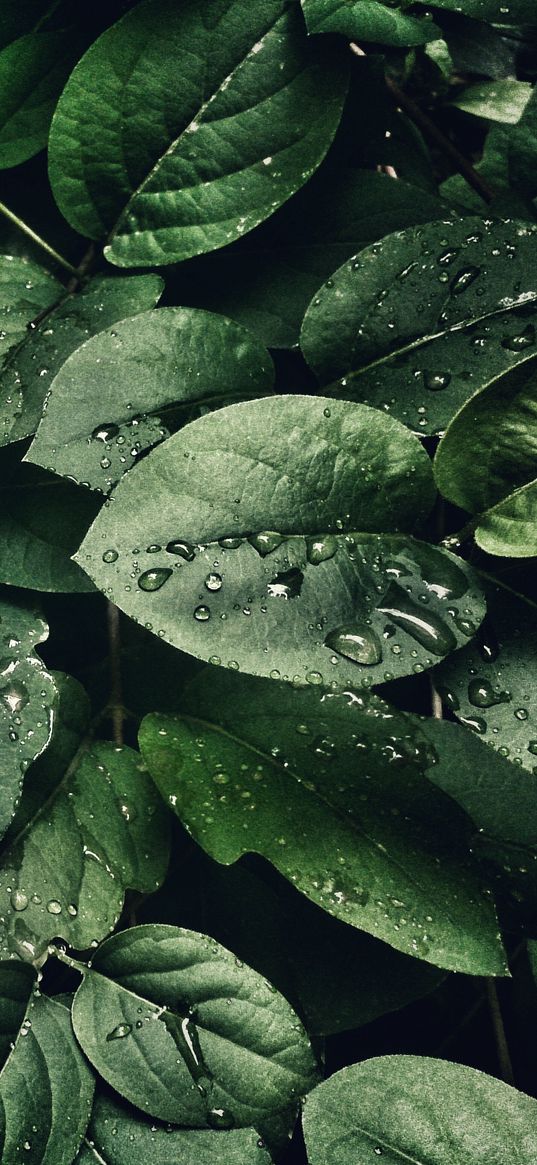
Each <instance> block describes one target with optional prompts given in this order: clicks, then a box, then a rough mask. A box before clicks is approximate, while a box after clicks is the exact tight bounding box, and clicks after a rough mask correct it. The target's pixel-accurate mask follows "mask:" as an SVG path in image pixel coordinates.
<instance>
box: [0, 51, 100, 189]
mask: <svg viewBox="0 0 537 1165" xmlns="http://www.w3.org/2000/svg"><path fill="white" fill-rule="evenodd" d="M80 47H81V38H80V36H79V35H77V33H76V31H74V30H73V29H68V30H65V29H63V30H62V31H60V32H45V31H43V30H40V31H35V32H30V33H28V34H27V35H26V36H21V37H19V38H18V39H17V40H15V41H13V43H12V44H10V45H7V46H6V48H4V49H2V51H1V52H0V109H1V111H2V112H1V115H0V169H4V168H5V167H7V166H18V165H20V163H21V162H25V161H26V159H27V158H31V157H33V155H34V154H37V153H38V151H39V150H42V149H43V147H44V146H46V144H47V137H48V129H49V125H50V121H51V118H52V114H53V112H54V106H55V104H56V101H57V99H58V97H59V95H60V93H61V90H62V88H63V86H64V84H65V82H66V80H67V78H68V76H69V73H70V72H71V69H72V68H73V65H74V63H75V61H76V59H77V57H78V55H79V49H80Z"/></svg>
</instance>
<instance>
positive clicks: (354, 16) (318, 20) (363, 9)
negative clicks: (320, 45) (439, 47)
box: [302, 0, 440, 48]
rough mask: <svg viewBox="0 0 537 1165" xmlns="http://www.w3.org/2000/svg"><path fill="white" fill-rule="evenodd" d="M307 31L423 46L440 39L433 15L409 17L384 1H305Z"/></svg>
mask: <svg viewBox="0 0 537 1165" xmlns="http://www.w3.org/2000/svg"><path fill="white" fill-rule="evenodd" d="M302 8H303V11H304V16H305V18H306V24H307V27H308V32H310V33H319V32H339V33H342V35H343V36H345V37H347V39H348V40H358V41H374V42H378V43H379V44H386V45H394V46H396V47H398V48H401V47H404V46H405V45H421V44H424V43H426V41H429V40H435V39H436V38H437V37H438V36H440V29H439V28H437V27H436V25H434V24H433V22H432V20H431V17H430V14H427V15H424V16H422V15H421V14H420V13H419V12H418V13H417V15H413V16H410V15H409V14H407V13H406V12H401V11H399V9H397V10H395V9H394V8H393V7H392V6H391V5H390V4H389V2H388V3H385V0H368V3H367V4H364V3H363V2H362V0H354V3H353V2H351V3H349V2H348V0H343V2H342V0H302Z"/></svg>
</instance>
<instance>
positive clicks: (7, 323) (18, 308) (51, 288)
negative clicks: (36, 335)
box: [0, 255, 64, 440]
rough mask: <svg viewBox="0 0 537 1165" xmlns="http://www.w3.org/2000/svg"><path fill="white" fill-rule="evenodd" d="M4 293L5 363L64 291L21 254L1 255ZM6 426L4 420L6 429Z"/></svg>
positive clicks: (0, 328)
mask: <svg viewBox="0 0 537 1165" xmlns="http://www.w3.org/2000/svg"><path fill="white" fill-rule="evenodd" d="M0 291H1V304H2V306H1V307H0V359H2V360H3V359H4V358H5V356H7V353H8V352H9V351H10V349H11V348H14V347H15V345H16V344H19V343H20V341H21V340H23V339H24V337H25V335H26V329H27V327H28V325H29V324H30V323H31V322H32V320H34V319H35V317H36V316H38V315H39V314H40V312H42V311H46V309H47V308H49V307H52V305H53V304H54V303H55V302H56V300H57V299H58V298H59V296H60V295H62V293H63V291H64V288H63V286H62V284H61V283H60V282H59V281H58V280H57V279H55V278H54V276H53V275H51V274H50V273H49V272H48V271H47V270H45V268H44V267H40V266H39V265H38V264H37V263H32V262H31V261H30V260H29V259H23V258H21V257H20V256H18V255H0ZM6 423H7V422H6V418H5V417H2V425H3V426H4V427H5V425H6ZM0 440H2V438H1V436H0Z"/></svg>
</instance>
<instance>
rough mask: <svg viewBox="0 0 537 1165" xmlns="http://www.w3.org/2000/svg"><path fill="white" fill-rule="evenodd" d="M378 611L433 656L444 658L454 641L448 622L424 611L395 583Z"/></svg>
mask: <svg viewBox="0 0 537 1165" xmlns="http://www.w3.org/2000/svg"><path fill="white" fill-rule="evenodd" d="M378 609H379V611H381V612H382V614H383V615H389V617H390V619H392V620H393V622H394V623H395V624H396V626H397V627H401V628H402V629H403V630H404V631H406V632H407V634H408V635H411V636H412V638H413V639H415V640H416V642H417V643H420V644H421V646H422V647H424V648H425V649H426V651H431V652H432V653H433V654H434V655H447V654H448V653H449V652H450V651H453V650H454V649H455V648H456V646H457V640H456V638H455V636H454V634H453V632H452V630H451V628H450V627H448V625H447V623H445V622H444V620H443V619H441V618H440V616H439V615H436V614H434V612H432V611H429V610H427V611H424V610H423V608H422V607H419V606H418V605H417V603H415V602H414V601H413V599H411V598H410V596H409V595H408V594H407V593H406V591H404V590H403V588H402V587H400V586H399V584H398V583H390V586H389V588H388V591H387V593H386V595H385V596H384V599H383V602H382V606H379V608H378Z"/></svg>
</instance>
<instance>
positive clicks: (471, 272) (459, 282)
mask: <svg viewBox="0 0 537 1165" xmlns="http://www.w3.org/2000/svg"><path fill="white" fill-rule="evenodd" d="M480 275H481V268H480V267H464V268H463V270H462V271H458V272H457V274H456V276H455V278H454V279H452V281H451V283H450V290H451V294H452V295H462V294H463V292H464V291H467V289H468V288H469V287H471V286H472V283H475V281H476V279H477V278H478V277H479V276H480Z"/></svg>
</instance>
